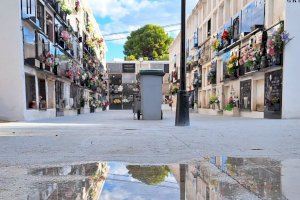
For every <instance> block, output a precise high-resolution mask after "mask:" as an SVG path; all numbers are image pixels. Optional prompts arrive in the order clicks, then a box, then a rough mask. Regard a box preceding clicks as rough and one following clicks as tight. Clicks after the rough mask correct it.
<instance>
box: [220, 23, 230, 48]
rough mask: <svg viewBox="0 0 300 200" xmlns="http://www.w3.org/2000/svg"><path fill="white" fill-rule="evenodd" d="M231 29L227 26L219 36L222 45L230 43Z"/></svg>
mask: <svg viewBox="0 0 300 200" xmlns="http://www.w3.org/2000/svg"><path fill="white" fill-rule="evenodd" d="M231 32H232V30H231V27H230V28H228V29H225V30H224V31H223V33H222V36H221V41H222V44H221V45H222V47H226V46H228V45H229V44H230V40H231V38H232V33H231Z"/></svg>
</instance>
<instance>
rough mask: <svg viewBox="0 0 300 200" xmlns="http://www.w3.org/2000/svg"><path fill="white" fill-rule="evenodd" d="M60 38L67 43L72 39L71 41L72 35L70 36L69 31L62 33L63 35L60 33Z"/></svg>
mask: <svg viewBox="0 0 300 200" xmlns="http://www.w3.org/2000/svg"><path fill="white" fill-rule="evenodd" d="M60 38H61V39H62V40H63V41H64V42H67V41H69V40H70V39H71V35H70V34H69V32H68V31H65V30H64V31H62V32H61V33H60Z"/></svg>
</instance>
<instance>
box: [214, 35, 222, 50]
mask: <svg viewBox="0 0 300 200" xmlns="http://www.w3.org/2000/svg"><path fill="white" fill-rule="evenodd" d="M212 49H213V50H214V51H215V52H217V51H220V50H221V49H222V43H221V41H220V40H219V39H218V38H217V37H214V39H213V41H212Z"/></svg>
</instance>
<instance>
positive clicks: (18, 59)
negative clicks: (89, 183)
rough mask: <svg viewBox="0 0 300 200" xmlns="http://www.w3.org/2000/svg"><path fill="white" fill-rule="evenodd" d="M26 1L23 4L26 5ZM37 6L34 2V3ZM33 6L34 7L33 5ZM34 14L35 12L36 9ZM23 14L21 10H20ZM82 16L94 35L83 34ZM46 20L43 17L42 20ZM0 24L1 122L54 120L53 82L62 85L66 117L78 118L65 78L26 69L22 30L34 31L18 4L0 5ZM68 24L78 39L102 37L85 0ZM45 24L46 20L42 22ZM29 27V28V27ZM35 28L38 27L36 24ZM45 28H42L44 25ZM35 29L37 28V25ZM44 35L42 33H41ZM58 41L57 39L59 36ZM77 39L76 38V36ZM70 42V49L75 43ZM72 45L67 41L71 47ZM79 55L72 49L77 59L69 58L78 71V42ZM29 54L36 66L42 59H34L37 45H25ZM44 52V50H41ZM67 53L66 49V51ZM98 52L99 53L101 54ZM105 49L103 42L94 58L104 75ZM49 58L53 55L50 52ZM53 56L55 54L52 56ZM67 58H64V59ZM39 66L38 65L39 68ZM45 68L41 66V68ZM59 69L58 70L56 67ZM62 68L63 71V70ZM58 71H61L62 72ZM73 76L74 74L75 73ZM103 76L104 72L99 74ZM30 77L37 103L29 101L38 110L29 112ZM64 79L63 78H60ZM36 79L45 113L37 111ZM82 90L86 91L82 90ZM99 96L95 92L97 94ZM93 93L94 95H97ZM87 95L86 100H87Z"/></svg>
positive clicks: (17, 0)
mask: <svg viewBox="0 0 300 200" xmlns="http://www.w3.org/2000/svg"><path fill="white" fill-rule="evenodd" d="M25 2H26V1H24V3H25ZM35 2H37V1H35ZM40 2H41V4H42V5H44V9H45V12H47V14H50V16H52V18H53V22H54V21H55V18H54V11H53V9H52V8H49V7H48V5H47V4H46V3H45V1H44V0H41V1H40ZM66 2H67V3H69V4H70V5H69V6H71V7H72V8H74V6H75V2H74V1H73V0H72V1H66ZM32 6H33V5H32ZM34 10H35V12H36V11H37V8H36V7H35V9H34ZM23 11H24V10H23ZM84 12H87V13H88V15H89V20H90V23H91V24H93V27H94V29H93V31H91V33H88V31H87V30H86V24H85V20H84ZM44 17H46V16H44ZM76 19H78V21H79V30H78V28H77V24H76ZM0 20H1V22H2V28H3V30H2V31H1V33H0V119H1V120H7V121H21V120H34V119H41V118H51V117H55V116H56V98H55V92H56V91H55V90H56V88H55V81H57V80H60V81H62V82H64V97H63V99H64V102H65V103H66V109H65V115H77V110H76V109H73V108H72V105H73V102H74V99H72V98H71V97H70V85H71V83H72V82H73V80H71V79H68V78H66V77H64V78H61V77H60V75H61V74H58V75H59V76H56V75H54V73H52V72H53V70H52V69H51V70H50V71H47V72H45V71H43V70H44V69H37V67H38V66H27V65H25V64H24V55H25V54H24V53H23V52H24V49H25V45H23V29H24V27H25V26H26V27H28V28H29V29H30V30H31V31H33V32H34V31H35V28H33V27H34V26H33V25H32V24H33V23H34V22H32V24H31V23H28V21H29V20H28V19H26V20H25V19H22V8H21V0H11V1H5V2H2V3H1V7H0ZM68 20H69V21H70V25H71V26H72V28H73V30H74V31H75V32H79V36H83V32H85V34H87V35H88V36H95V37H96V38H102V34H101V31H100V28H99V25H98V23H97V22H96V19H95V17H94V15H93V12H92V10H91V8H90V7H89V4H88V1H87V0H80V10H79V12H77V13H75V12H73V13H72V14H71V15H68V16H67V21H65V23H68ZM33 21H34V20H33ZM45 21H46V19H45ZM30 24H31V25H30ZM36 25H37V24H36ZM44 25H45V24H44ZM37 26H38V25H37ZM44 31H45V30H44ZM54 35H55V34H54V25H53V37H54ZM58 37H59V36H58ZM76 37H77V36H76ZM45 40H47V42H49V41H50V42H51V43H53V42H54V41H53V38H51V36H49V41H48V39H45ZM72 41H73V45H74V44H75V43H76V42H75V40H72ZM72 41H70V42H71V43H72ZM78 46H79V49H80V50H79V51H77V49H76V48H74V49H73V50H74V52H75V55H76V54H77V53H78V54H79V55H80V56H79V57H80V58H79V59H77V57H76V56H74V58H73V57H72V58H68V59H69V60H71V61H73V62H74V60H76V62H77V65H78V67H79V68H80V69H83V62H82V60H83V49H82V46H83V44H82V43H80V42H78ZM27 47H28V49H29V50H32V51H31V52H29V51H28V52H27V51H26V52H27V53H31V54H33V55H30V58H33V59H34V58H35V62H37V60H39V61H38V62H39V63H42V62H44V61H41V60H42V58H40V56H41V55H35V53H32V52H35V48H36V44H35V43H34V44H33V45H32V43H30V45H27ZM38 47H39V49H42V47H41V45H40V46H38ZM42 50H44V49H42ZM65 50H66V49H65ZM100 50H102V52H101V53H100ZM106 50H107V47H106V45H105V42H104V41H103V45H101V47H98V46H97V47H96V58H97V59H98V61H100V62H101V63H102V64H103V66H104V69H103V71H105V70H106V69H105V63H106V62H105V53H106ZM51 54H52V52H51ZM53 54H54V53H53ZM65 56H66V55H65ZM38 65H39V64H38ZM43 65H44V64H43ZM59 67H61V66H59ZM62 68H63V67H62ZM62 68H61V69H60V70H63V69H62ZM74 73H75V72H74ZM101 73H104V72H101ZM27 74H28V75H32V76H33V77H34V82H35V84H34V85H35V94H36V99H32V101H35V102H36V105H37V108H34V109H28V108H27V106H28V105H27V102H26V87H25V75H27ZM61 76H65V74H63V75H61ZM39 79H42V80H45V94H46V96H45V98H46V101H47V109H46V110H42V109H39V107H38V105H39V101H40V100H39V92H40V91H39ZM84 90H88V88H85V89H84ZM97 92H98V91H97ZM97 92H96V93H97ZM89 97H90V95H89V96H87V97H86V99H89Z"/></svg>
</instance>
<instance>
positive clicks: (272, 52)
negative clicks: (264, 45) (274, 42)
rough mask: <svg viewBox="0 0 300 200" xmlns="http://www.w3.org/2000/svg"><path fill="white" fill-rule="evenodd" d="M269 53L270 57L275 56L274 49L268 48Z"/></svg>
mask: <svg viewBox="0 0 300 200" xmlns="http://www.w3.org/2000/svg"><path fill="white" fill-rule="evenodd" d="M269 55H270V56H272V57H273V56H275V49H274V48H270V49H269Z"/></svg>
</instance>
